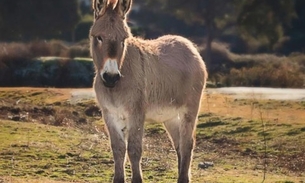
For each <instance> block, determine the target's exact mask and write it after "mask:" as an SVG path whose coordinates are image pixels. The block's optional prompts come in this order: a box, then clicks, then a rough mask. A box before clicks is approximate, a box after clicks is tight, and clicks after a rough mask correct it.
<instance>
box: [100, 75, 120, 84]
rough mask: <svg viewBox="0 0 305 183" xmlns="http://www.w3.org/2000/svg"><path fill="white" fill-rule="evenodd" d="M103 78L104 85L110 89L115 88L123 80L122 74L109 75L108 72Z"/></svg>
mask: <svg viewBox="0 0 305 183" xmlns="http://www.w3.org/2000/svg"><path fill="white" fill-rule="evenodd" d="M102 77H103V82H104V85H105V86H106V87H109V88H113V87H114V86H115V84H116V83H117V82H118V81H119V80H120V78H121V76H120V74H109V73H107V72H105V73H104V74H103V76H102Z"/></svg>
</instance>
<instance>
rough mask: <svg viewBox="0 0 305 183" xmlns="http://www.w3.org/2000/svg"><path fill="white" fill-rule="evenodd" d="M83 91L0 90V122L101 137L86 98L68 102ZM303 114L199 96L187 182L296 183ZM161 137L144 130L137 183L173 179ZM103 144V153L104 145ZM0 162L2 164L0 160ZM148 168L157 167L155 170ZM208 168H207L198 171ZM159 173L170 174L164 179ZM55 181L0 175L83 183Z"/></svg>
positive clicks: (297, 109)
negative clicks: (190, 178) (141, 176)
mask: <svg viewBox="0 0 305 183" xmlns="http://www.w3.org/2000/svg"><path fill="white" fill-rule="evenodd" d="M84 90H91V89H57V88H0V121H3V120H5V121H11V123H13V122H17V123H22V124H24V123H28V122H30V123H37V124H43V125H50V126H55V127H64V128H67V127H69V128H72V129H81V130H82V131H85V132H86V133H97V132H102V133H103V134H107V133H106V132H105V128H104V125H103V123H102V122H101V116H102V114H101V112H100V111H99V109H98V107H97V106H96V104H95V101H94V100H92V97H88V98H83V99H81V98H76V99H75V91H79V92H81V91H84ZM304 114H305V102H303V101H287V100H285V101H281V100H266V99H257V98H250V99H236V98H234V97H233V96H231V95H226V94H219V93H215V92H209V93H206V94H205V95H204V97H203V100H202V106H201V110H200V115H199V122H198V126H197V135H196V136H197V143H196V148H195V152H194V162H193V165H192V166H193V168H192V169H193V173H192V175H193V182H261V181H262V180H263V178H264V176H266V181H265V182H300V183H301V182H304V181H305V174H304V170H305V152H304V150H305V147H304V143H305V115H304ZM97 121H98V123H97ZM0 131H1V130H0ZM0 135H1V132H0ZM166 136H167V135H166V132H165V130H164V129H163V128H162V125H161V126H160V125H154V124H148V126H147V129H146V133H145V138H144V142H145V143H146V146H145V147H144V151H145V152H144V156H143V162H142V164H143V167H144V168H143V169H144V173H143V174H145V173H146V174H148V172H151V174H152V175H147V176H146V177H145V178H146V179H148V180H149V181H150V182H155V179H154V178H156V177H158V175H159V174H161V175H160V177H159V178H160V180H159V179H158V180H159V181H156V182H162V181H161V180H163V179H164V180H167V181H165V182H168V181H169V182H172V181H173V180H175V177H176V170H175V168H174V167H175V166H176V163H175V161H176V159H175V158H176V157H175V154H174V151H173V148H172V147H171V146H170V141H169V140H168V138H167V137H166ZM0 137H1V136H0ZM103 143H105V144H103V145H104V146H108V144H107V143H108V142H107V141H106V142H103ZM160 143H161V144H162V146H160ZM1 148H3V149H4V147H1V146H0V150H1ZM108 150H109V147H108ZM168 153H170V155H168ZM3 154H4V153H3ZM5 157H6V156H5ZM1 159H2V160H1ZM109 159H110V160H111V157H110V158H109ZM0 161H4V155H3V156H1V154H0ZM166 161H168V162H166ZM156 162H158V163H159V164H156V165H155V163H156ZM160 162H161V165H160ZM209 162H212V166H211V167H204V166H203V164H204V163H209ZM110 164H111V163H110ZM152 164H153V165H152ZM150 166H153V167H154V168H153V169H150V168H149V167H150ZM0 169H1V168H0ZM145 169H146V170H145ZM169 170H170V171H169ZM167 171H169V172H170V173H171V174H166V173H164V172H167ZM57 179H58V178H57ZM57 179H52V178H49V177H48V176H42V177H39V176H38V177H37V176H11V175H8V174H6V173H5V172H4V173H3V172H1V171H0V183H2V182H48V183H50V182H52V183H53V182H54V183H55V182H56V181H60V182H78V181H79V182H91V181H86V180H85V181H84V180H83V179H81V178H80V179H75V178H74V179H70V178H63V179H59V180H57ZM108 180H109V179H108ZM153 180H154V181H153ZM92 182H94V181H92ZM106 182H107V181H106Z"/></svg>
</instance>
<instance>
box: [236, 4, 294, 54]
mask: <svg viewBox="0 0 305 183" xmlns="http://www.w3.org/2000/svg"><path fill="white" fill-rule="evenodd" d="M294 3H295V0H276V1H273V0H248V1H244V2H243V5H242V8H241V9H242V11H241V12H240V14H239V16H238V19H237V22H238V27H239V30H240V32H241V34H242V36H243V38H244V39H245V40H249V39H256V40H265V41H266V44H267V45H268V50H269V51H272V50H273V46H274V45H275V43H277V42H278V40H279V39H280V38H281V37H283V35H284V34H285V31H284V27H285V26H287V25H289V24H290V22H291V21H292V19H293V18H295V17H296V13H295V6H294Z"/></svg>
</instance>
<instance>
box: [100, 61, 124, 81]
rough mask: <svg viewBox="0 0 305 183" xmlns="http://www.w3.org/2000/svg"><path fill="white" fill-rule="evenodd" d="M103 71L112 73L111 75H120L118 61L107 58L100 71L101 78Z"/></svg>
mask: <svg viewBox="0 0 305 183" xmlns="http://www.w3.org/2000/svg"><path fill="white" fill-rule="evenodd" d="M104 73H108V74H113V75H115V74H119V75H120V76H121V73H120V70H119V66H118V62H117V61H116V60H111V59H109V60H107V61H106V63H105V65H104V68H103V69H102V70H101V72H100V75H101V76H102V78H103V74H104Z"/></svg>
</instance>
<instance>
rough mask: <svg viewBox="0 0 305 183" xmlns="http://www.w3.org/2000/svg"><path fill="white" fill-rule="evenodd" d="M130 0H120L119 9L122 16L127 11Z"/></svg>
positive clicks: (129, 6)
mask: <svg viewBox="0 0 305 183" xmlns="http://www.w3.org/2000/svg"><path fill="white" fill-rule="evenodd" d="M131 4H132V0H120V9H121V11H122V13H123V15H124V16H126V14H127V13H128V11H129V10H130V8H131Z"/></svg>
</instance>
